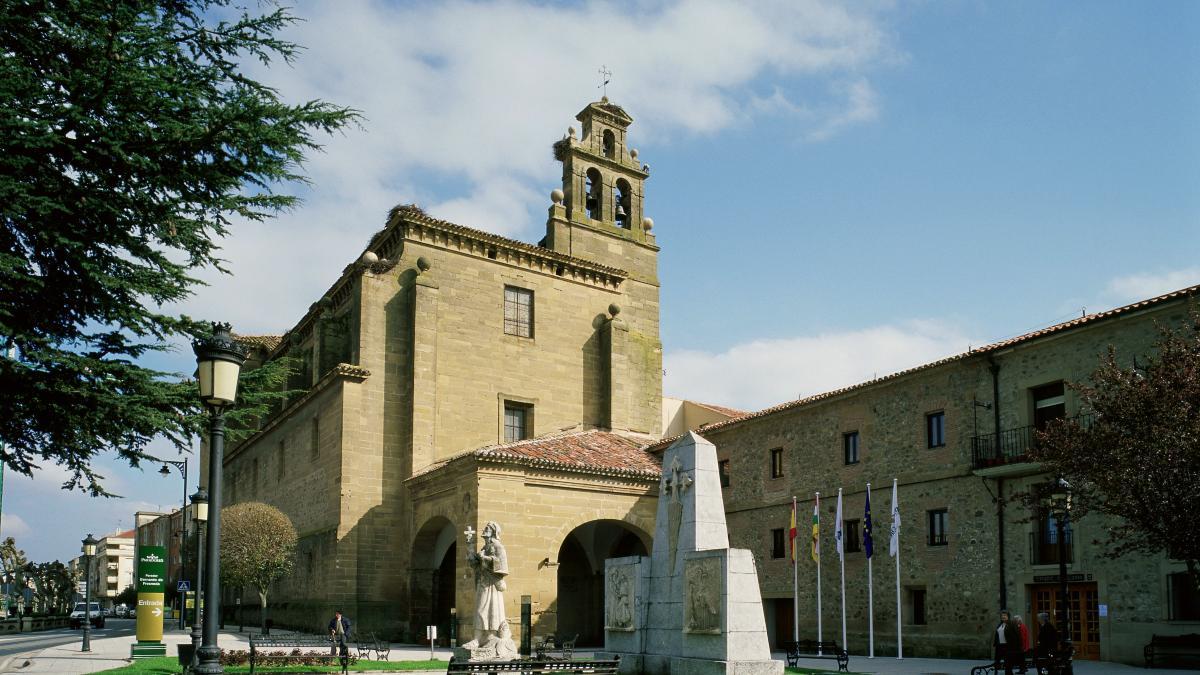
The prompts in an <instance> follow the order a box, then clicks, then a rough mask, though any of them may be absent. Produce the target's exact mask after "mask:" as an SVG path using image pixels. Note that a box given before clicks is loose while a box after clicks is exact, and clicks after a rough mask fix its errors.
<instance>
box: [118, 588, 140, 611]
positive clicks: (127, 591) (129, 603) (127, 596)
mask: <svg viewBox="0 0 1200 675" xmlns="http://www.w3.org/2000/svg"><path fill="white" fill-rule="evenodd" d="M113 604H117V605H125V606H126V607H137V587H135V586H134V585H133V584H130V585H128V586H126V587H125V588H124V590H122V591H121V592H120V593H118V594H117V597H116V598H114V599H113Z"/></svg>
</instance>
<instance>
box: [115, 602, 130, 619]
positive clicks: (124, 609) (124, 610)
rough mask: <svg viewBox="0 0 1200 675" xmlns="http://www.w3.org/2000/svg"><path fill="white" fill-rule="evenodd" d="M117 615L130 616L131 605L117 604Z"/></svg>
mask: <svg viewBox="0 0 1200 675" xmlns="http://www.w3.org/2000/svg"><path fill="white" fill-rule="evenodd" d="M117 616H118V617H119V618H122V619H126V618H129V607H128V606H126V605H117Z"/></svg>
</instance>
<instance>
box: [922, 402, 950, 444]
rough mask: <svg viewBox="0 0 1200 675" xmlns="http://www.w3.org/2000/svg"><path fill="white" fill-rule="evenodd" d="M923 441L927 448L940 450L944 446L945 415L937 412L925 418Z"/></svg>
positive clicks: (940, 411) (943, 412)
mask: <svg viewBox="0 0 1200 675" xmlns="http://www.w3.org/2000/svg"><path fill="white" fill-rule="evenodd" d="M925 439H926V441H927V442H928V447H931V448H940V447H943V446H945V445H946V413H945V411H942V410H939V411H937V412H934V413H929V414H928V415H926V416H925Z"/></svg>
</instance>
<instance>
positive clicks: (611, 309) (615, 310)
mask: <svg viewBox="0 0 1200 675" xmlns="http://www.w3.org/2000/svg"><path fill="white" fill-rule="evenodd" d="M608 313H609V314H610V315H611V316H612V318H614V319H615V318H617V315H618V314H620V313H621V306H620V305H618V304H617V303H615V302H614V303H612V304H611V305H609V306H608Z"/></svg>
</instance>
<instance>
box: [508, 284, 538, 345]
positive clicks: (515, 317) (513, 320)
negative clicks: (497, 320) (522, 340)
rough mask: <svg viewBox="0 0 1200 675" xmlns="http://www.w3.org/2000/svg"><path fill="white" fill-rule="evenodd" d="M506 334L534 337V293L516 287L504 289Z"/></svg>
mask: <svg viewBox="0 0 1200 675" xmlns="http://www.w3.org/2000/svg"><path fill="white" fill-rule="evenodd" d="M504 333H505V334H506V335H516V336H517V337H527V338H531V337H533V291H531V290H529V289H527V288H517V287H516V286H505V287H504Z"/></svg>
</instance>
